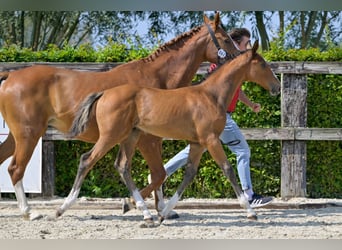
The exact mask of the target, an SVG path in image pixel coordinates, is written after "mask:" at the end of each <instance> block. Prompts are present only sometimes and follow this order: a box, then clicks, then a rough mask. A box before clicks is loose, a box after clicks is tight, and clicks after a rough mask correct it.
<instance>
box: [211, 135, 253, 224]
mask: <svg viewBox="0 0 342 250" xmlns="http://www.w3.org/2000/svg"><path fill="white" fill-rule="evenodd" d="M208 151H209V153H210V155H211V156H212V157H213V158H214V160H215V161H216V163H217V164H218V165H219V166H220V168H221V169H222V171H223V173H224V175H225V176H226V177H227V178H228V180H229V182H230V184H231V185H232V187H233V189H234V192H235V194H236V196H237V198H238V199H239V202H240V205H241V206H242V207H244V208H246V210H247V218H249V219H257V216H256V213H255V212H254V210H253V209H252V208H251V207H250V205H249V202H248V200H247V199H246V197H245V195H244V194H243V192H242V190H241V188H240V186H239V184H238V181H237V178H236V175H235V172H234V170H233V168H232V166H231V165H230V164H229V162H228V160H227V157H226V155H225V153H224V150H223V148H222V144H221V142H220V140H215V141H212V143H210V144H209V145H208Z"/></svg>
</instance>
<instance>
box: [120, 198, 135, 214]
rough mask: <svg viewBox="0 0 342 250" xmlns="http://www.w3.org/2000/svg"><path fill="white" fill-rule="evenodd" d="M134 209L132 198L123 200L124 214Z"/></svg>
mask: <svg viewBox="0 0 342 250" xmlns="http://www.w3.org/2000/svg"><path fill="white" fill-rule="evenodd" d="M133 208H134V205H133V203H132V202H131V199H130V198H124V199H123V200H122V213H123V214H125V213H127V212H128V211H130V210H132V209H133Z"/></svg>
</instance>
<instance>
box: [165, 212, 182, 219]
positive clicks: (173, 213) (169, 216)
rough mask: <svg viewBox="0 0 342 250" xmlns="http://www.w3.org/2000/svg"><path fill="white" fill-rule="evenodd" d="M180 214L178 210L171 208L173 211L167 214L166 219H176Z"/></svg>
mask: <svg viewBox="0 0 342 250" xmlns="http://www.w3.org/2000/svg"><path fill="white" fill-rule="evenodd" d="M178 218H179V215H178V214H177V212H175V211H173V210H171V212H170V213H169V214H168V215H167V216H166V219H168V220H174V219H178Z"/></svg>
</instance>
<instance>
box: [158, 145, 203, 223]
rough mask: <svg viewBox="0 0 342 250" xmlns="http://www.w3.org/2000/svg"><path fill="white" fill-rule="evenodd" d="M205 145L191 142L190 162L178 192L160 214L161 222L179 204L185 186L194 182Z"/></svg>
mask: <svg viewBox="0 0 342 250" xmlns="http://www.w3.org/2000/svg"><path fill="white" fill-rule="evenodd" d="M203 151H204V147H203V146H201V145H200V144H190V153H189V159H188V163H187V165H186V167H185V174H184V178H183V181H182V183H181V184H180V185H179V187H178V189H177V191H176V193H175V194H174V195H173V196H172V198H171V199H170V200H169V202H168V203H167V204H166V207H165V208H164V209H163V211H162V212H161V213H160V214H159V215H160V218H159V220H160V222H162V221H163V220H164V219H165V218H166V217H167V215H168V214H169V213H170V211H171V210H172V209H173V208H174V207H175V206H176V205H177V202H178V200H179V199H180V198H181V196H182V194H183V192H184V190H185V188H186V187H187V186H188V185H189V184H190V183H191V182H192V180H193V179H194V178H195V176H196V174H197V170H198V164H199V162H200V159H201V156H202V154H203Z"/></svg>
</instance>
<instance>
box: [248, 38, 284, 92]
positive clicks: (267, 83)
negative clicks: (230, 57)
mask: <svg viewBox="0 0 342 250" xmlns="http://www.w3.org/2000/svg"><path fill="white" fill-rule="evenodd" d="M258 47H259V43H258V41H256V42H255V43H254V45H253V48H252V49H250V50H247V51H246V54H247V55H246V56H247V57H248V59H249V62H250V67H249V69H248V70H247V72H246V74H247V79H246V80H248V81H251V82H255V83H258V84H259V85H260V86H262V87H263V88H265V89H267V90H269V91H270V93H271V95H278V94H279V93H280V82H279V79H278V78H277V77H276V76H275V74H274V73H273V71H272V69H271V67H270V66H269V65H268V64H267V62H266V61H265V59H264V58H263V57H262V56H261V55H260V54H258V53H257V49H258Z"/></svg>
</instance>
